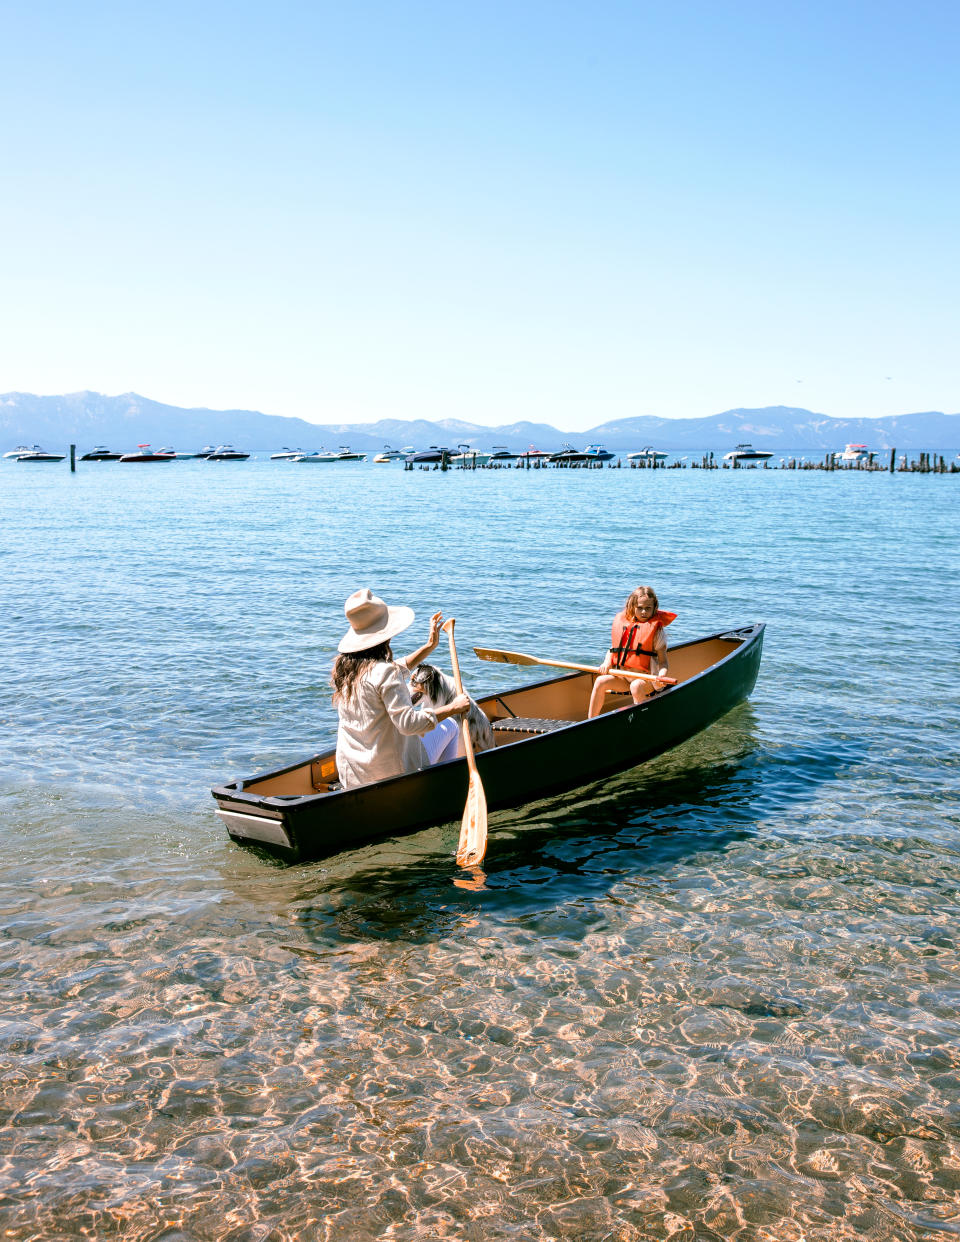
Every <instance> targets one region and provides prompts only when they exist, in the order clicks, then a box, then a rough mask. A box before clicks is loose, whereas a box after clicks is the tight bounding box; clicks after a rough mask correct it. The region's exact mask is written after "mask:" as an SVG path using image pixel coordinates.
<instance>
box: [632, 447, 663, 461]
mask: <svg viewBox="0 0 960 1242" xmlns="http://www.w3.org/2000/svg"><path fill="white" fill-rule="evenodd" d="M666 460H667V454H666V453H660V452H658V451H657V449H655V448H652V447H651V446H650V445H649V444H647V445H645V446H644V447H643V448H642V449H640V450H639V451H638V452H636V453H628V454H627V461H642V462H654V461H666Z"/></svg>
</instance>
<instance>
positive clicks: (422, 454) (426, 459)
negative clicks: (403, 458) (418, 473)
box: [407, 444, 453, 466]
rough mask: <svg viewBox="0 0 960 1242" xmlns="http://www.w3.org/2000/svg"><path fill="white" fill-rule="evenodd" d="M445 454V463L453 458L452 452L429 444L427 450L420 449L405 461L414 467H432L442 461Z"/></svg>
mask: <svg viewBox="0 0 960 1242" xmlns="http://www.w3.org/2000/svg"><path fill="white" fill-rule="evenodd" d="M444 453H446V455H447V461H449V460H450V458H451V457H452V456H453V450H452V449H448V448H446V447H443V446H440V445H437V444H431V445H430V447H429V448H428V449H420V450H418V451H417V452H415V453H410V454H409V455H408V456H407V461H408V462H412V463H413V464H414V465H416V466H428V465H433V464H435V463H436V462H439V461H443V455H444Z"/></svg>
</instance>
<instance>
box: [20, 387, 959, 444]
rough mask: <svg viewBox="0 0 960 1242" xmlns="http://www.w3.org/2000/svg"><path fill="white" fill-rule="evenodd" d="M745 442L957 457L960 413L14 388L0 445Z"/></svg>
mask: <svg viewBox="0 0 960 1242" xmlns="http://www.w3.org/2000/svg"><path fill="white" fill-rule="evenodd" d="M743 441H746V442H749V443H752V444H753V445H754V447H756V448H764V449H768V450H770V451H771V452H774V453H797V454H806V455H811V454H822V453H826V452H828V451H830V450H833V449H842V448H843V446H844V445H845V444H848V443H857V444H866V445H867V446H868V447H869V448H870V449H875V450H877V451H878V452H882V451H885V450H887V451H889V449H891V448H896V449H900V450H903V451H905V452H921V451H927V452H935V453H944V454H946V453H949V454H950V455H951V456H952V455H953V454H954V453H955V452H956V451H957V450H958V449H960V414H943V413H940V412H938V411H929V412H926V413H917V414H898V415H896V416H894V417H891V418H828V417H827V416H826V415H824V414H815V413H813V411H811V410H802V409H795V408H793V407H792V406H785V405H773V406H766V407H765V408H763V409H757V410H745V409H741V410H725V411H724V412H723V413H722V414H712V415H710V416H709V417H707V418H655V417H650V416H644V417H638V418H623V419H618V420H616V421H615V422H609V423H601V424H600V425H599V426H597V427H592V428H591V429H590V430H589V431H582V432H572V431H560V430H558V429H557V428H556V427H551V426H549V425H548V424H546V423H527V422H520V423H509V424H504V425H502V426H499V427H481V426H479V425H477V424H476V423H466V422H461V421H458V420H457V419H443V420H441V421H440V422H428V421H426V420H425V419H418V420H415V421H406V420H403V419H381V420H380V421H379V422H376V423H325V424H322V425H321V424H316V423H308V422H305V421H304V420H303V419H301V418H282V417H280V416H278V415H273V414H261V413H258V412H257V411H255V410H206V409H192V410H191V409H182V408H181V407H179V406H175V405H162V404H161V403H160V402H159V401H151V400H149V398H147V397H140V396H138V395H137V394H136V393H133V392H128V393H123V394H122V395H121V396H119V397H106V396H103V395H102V394H101V393H97V392H76V393H68V394H66V395H64V396H59V397H40V396H35V395H33V394H32V393H21V392H8V393H4V394H3V395H2V396H0V451H7V450H8V449H10V448H13V447H14V446H15V445H18V444H40V445H41V446H42V447H44V448H47V449H50V450H54V449H60V450H63V449H65V448H66V447H67V445H68V444H76V445H77V448H78V450H79V451H81V452H83V451H86V450H87V449H89V448H92V447H93V446H94V445H95V444H105V445H107V446H108V447H110V448H115V449H122V450H129V449H131V448H133V447H134V446H135V445H137V444H144V443H148V444H152V445H153V446H154V448H159V447H160V446H161V445H170V446H171V447H173V448H175V449H178V450H181V451H183V450H196V449H199V448H201V447H202V446H203V445H205V444H225V443H228V444H233V445H236V446H237V447H238V448H243V449H246V450H247V451H249V452H270V451H276V450H277V449H279V448H281V447H283V446H289V447H291V448H303V449H307V450H311V449H317V448H321V447H325V448H328V449H333V448H337V447H338V446H339V445H341V444H349V445H350V447H351V448H353V449H360V450H363V451H368V452H369V451H373V452H376V451H377V450H379V449H382V448H383V446H384V445H385V444H390V445H392V446H394V447H397V448H402V447H405V446H406V445H413V446H414V447H415V448H427V447H429V446H430V445H431V444H439V445H445V446H447V447H451V448H455V447H456V446H457V445H458V444H465V445H468V446H469V447H470V448H477V449H488V448H490V447H491V446H492V445H494V444H503V445H506V446H507V447H508V448H510V449H512V450H514V451H517V450H521V449H525V448H527V447H528V446H529V445H531V444H533V445H536V447H537V448H543V449H558V448H560V447H561V446H562V445H563V444H565V443H572V444H574V445H576V446H577V447H578V448H581V447H583V446H585V445H587V444H604V445H606V447H607V448H608V449H612V450H613V451H614V452H629V451H631V450H633V449H639V448H643V447H644V446H645V445H648V444H649V445H652V446H653V447H654V448H657V449H661V450H663V451H665V452H671V453H688V452H694V453H702V452H709V451H711V450H712V451H713V452H717V453H721V452H726V451H727V450H728V449H731V448H733V447H734V446H735V445H737V444H739V443H741V442H743Z"/></svg>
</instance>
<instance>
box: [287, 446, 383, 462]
mask: <svg viewBox="0 0 960 1242" xmlns="http://www.w3.org/2000/svg"><path fill="white" fill-rule="evenodd" d="M293 460H294V461H313V462H320V463H321V464H327V463H329V462H332V461H366V460H367V455H366V453H351V452H350V450H349V449H348V448H346V447H344V446H342V445H341V447H340V448H339V449H338V450H337V451H336V452H335V453H328V452H327V450H326V449H320V451H319V452H317V453H300V454H298V455H297V456H296V457H294V459H293Z"/></svg>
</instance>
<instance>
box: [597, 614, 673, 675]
mask: <svg viewBox="0 0 960 1242" xmlns="http://www.w3.org/2000/svg"><path fill="white" fill-rule="evenodd" d="M676 619H677V614H676V613H675V612H662V611H659V612H655V613H654V614H653V616H652V617H651V618H650V620H649V621H628V620H627V617H626V613H625V612H618V613H617V615H616V616H615V617H614V618H613V625H612V626H611V627H610V651H611V652H612V654H613V667H614V668H635V669H636V670H637V672H638V673H649V672H650V657H651V656H654V655H656V654H657V653H656V649H655V648H654V645H653V644H654V642H655V640H656V637H657V631H658V630H661V629H663V627H664V626H665V625H669V624H670V622H671V621H676Z"/></svg>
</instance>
